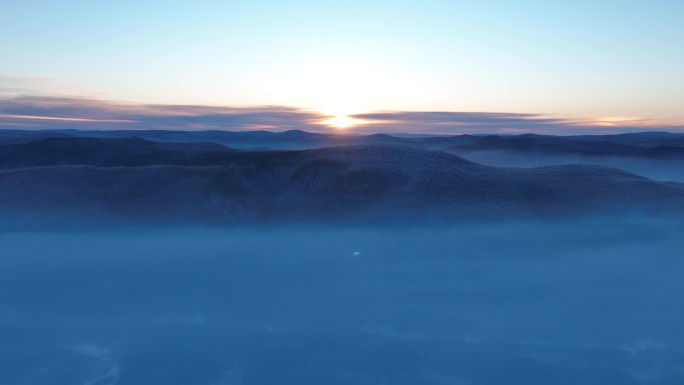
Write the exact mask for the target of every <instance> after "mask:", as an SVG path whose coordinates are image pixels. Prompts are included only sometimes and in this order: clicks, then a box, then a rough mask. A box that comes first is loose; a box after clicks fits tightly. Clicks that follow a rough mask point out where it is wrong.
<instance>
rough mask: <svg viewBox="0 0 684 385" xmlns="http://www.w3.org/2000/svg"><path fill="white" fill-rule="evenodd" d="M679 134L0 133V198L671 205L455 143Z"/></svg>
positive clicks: (271, 209)
mask: <svg viewBox="0 0 684 385" xmlns="http://www.w3.org/2000/svg"><path fill="white" fill-rule="evenodd" d="M151 138H154V139H155V140H150V139H151ZM677 138H681V137H680V136H678V135H676V134H672V136H668V135H664V134H662V135H661V134H658V135H617V136H616V138H609V139H611V140H607V139H606V138H600V137H570V138H565V137H547V136H536V135H528V136H525V135H522V136H513V137H505V136H496V137H488V136H484V137H477V136H470V135H463V136H453V137H448V136H446V137H431V136H427V137H412V138H406V137H398V136H392V135H370V136H339V135H338V136H334V135H323V134H311V133H306V132H301V131H289V132H284V133H271V132H237V133H236V132H169V131H136V132H130V131H125V132H121V131H99V132H28V131H27V132H11V131H3V132H2V133H0V143H2V144H0V210H2V212H3V213H4V214H3V215H4V216H6V217H8V218H10V217H12V215H40V216H43V215H46V216H53V215H55V216H66V217H69V218H99V219H102V218H104V219H107V220H121V221H151V222H197V223H217V224H244V223H281V222H288V223H295V222H318V223H320V222H326V223H378V222H382V223H399V222H402V223H403V222H416V221H417V222H422V221H461V220H484V219H492V218H496V219H505V218H519V217H536V218H539V217H542V218H552V217H567V216H578V215H593V214H604V213H647V212H648V213H651V212H661V213H665V212H667V213H674V214H676V213H680V212H684V184H680V183H674V182H662V181H655V180H652V179H649V178H646V177H643V176H639V175H636V174H634V173H630V172H627V171H622V170H619V169H614V168H609V167H604V166H600V165H554V166H544V167H531V168H523V167H494V166H488V165H483V164H479V163H476V162H473V161H470V160H467V159H464V158H463V157H460V156H458V155H455V154H454V153H455V152H458V151H473V148H487V149H488V150H489V149H491V148H503V149H505V150H506V151H535V150H536V149H539V148H550V149H552V150H553V151H557V152H559V151H580V152H585V153H594V152H597V151H598V152H600V153H612V154H618V155H619V156H632V155H630V154H632V152H633V151H637V150H635V148H639V149H642V150H640V151H641V152H642V153H650V152H653V151H661V150H659V149H662V148H671V149H678V150H673V151H674V152H675V153H677V151H682V152H684V147H678V144H680V142H679V141H678V140H676V139H677ZM162 139H164V140H162ZM670 141H671V142H670ZM230 143H232V144H234V146H230V147H228V146H226V144H230ZM331 144H334V145H335V146H330V145H331ZM319 145H320V146H323V147H319ZM326 146H327V147H326ZM267 148H268V149H267ZM272 148H276V149H275V150H274V149H272ZM292 148H294V149H292ZM301 148H306V149H301Z"/></svg>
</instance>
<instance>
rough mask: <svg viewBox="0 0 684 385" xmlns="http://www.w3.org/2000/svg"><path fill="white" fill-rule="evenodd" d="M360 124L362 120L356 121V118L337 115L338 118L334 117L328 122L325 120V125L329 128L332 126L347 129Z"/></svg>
mask: <svg viewBox="0 0 684 385" xmlns="http://www.w3.org/2000/svg"><path fill="white" fill-rule="evenodd" d="M360 122H361V121H360V120H358V119H354V118H352V117H350V116H347V115H337V116H334V117H332V118H330V119H328V120H325V121H324V122H323V123H324V124H325V125H327V126H330V127H335V128H340V129H345V128H350V127H354V126H356V125H357V124H359V123H360Z"/></svg>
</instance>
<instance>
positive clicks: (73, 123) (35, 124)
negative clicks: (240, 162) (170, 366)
mask: <svg viewBox="0 0 684 385" xmlns="http://www.w3.org/2000/svg"><path fill="white" fill-rule="evenodd" d="M320 119H321V115H320V114H317V113H314V112H311V111H308V110H304V109H298V108H292V107H280V106H265V107H250V108H236V107H219V106H195V105H157V104H136V103H122V102H111V101H103V100H97V99H86V98H56V97H42V96H23V97H14V98H4V99H0V125H2V126H5V127H8V126H9V127H11V126H13V125H16V126H17V127H18V128H32V129H83V130H108V129H131V130H141V129H162V130H210V129H215V130H274V131H282V130H290V129H303V130H311V131H317V130H321V129H324V127H323V126H321V125H320V124H317V122H318V121H319V120H320Z"/></svg>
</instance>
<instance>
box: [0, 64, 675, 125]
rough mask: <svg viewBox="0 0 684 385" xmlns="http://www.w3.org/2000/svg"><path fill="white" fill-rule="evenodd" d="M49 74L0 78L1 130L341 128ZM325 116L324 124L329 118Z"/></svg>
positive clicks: (487, 121) (385, 120)
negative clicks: (151, 99)
mask: <svg viewBox="0 0 684 385" xmlns="http://www.w3.org/2000/svg"><path fill="white" fill-rule="evenodd" d="M98 95H99V94H94V93H88V92H86V91H84V90H82V89H80V88H78V87H74V86H71V85H68V84H66V83H64V82H62V81H61V80H59V79H52V78H29V77H6V76H4V77H3V76H0V128H16V129H34V130H39V129H80V130H112V129H125V130H142V129H158V130H230V131H239V130H268V131H285V130H292V129H298V130H306V131H312V132H340V131H339V130H337V129H335V128H334V127H331V124H330V123H329V122H330V118H331V117H330V116H328V115H324V114H322V113H319V112H316V111H314V110H311V109H304V108H297V107H284V106H262V107H230V106H209V105H167V104H144V103H131V102H116V101H110V100H106V99H103V98H101V97H100V96H101V95H99V96H98ZM350 118H351V119H353V121H354V122H361V123H362V124H358V125H355V126H354V127H352V128H349V129H348V130H347V131H345V132H353V133H362V134H370V133H378V132H382V133H414V134H502V133H503V134H505V133H508V134H520V133H537V134H560V135H569V134H614V133H621V132H636V131H648V130H658V131H682V130H684V126H681V125H680V126H675V125H664V124H661V123H659V122H655V121H649V120H647V119H643V118H638V117H633V118H624V117H599V118H591V119H568V118H563V117H559V116H550V115H544V114H534V113H526V114H523V113H506V112H448V111H380V112H369V113H363V114H356V115H353V116H351V117H350ZM326 122H327V123H326Z"/></svg>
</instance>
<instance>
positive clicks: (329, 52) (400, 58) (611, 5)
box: [0, 0, 684, 133]
mask: <svg viewBox="0 0 684 385" xmlns="http://www.w3.org/2000/svg"><path fill="white" fill-rule="evenodd" d="M1 7H2V8H1V9H2V12H0V36H2V39H0V52H2V60H0V125H2V126H3V127H24V128H44V127H45V126H44V125H43V123H44V122H45V121H46V120H45V119H42V120H40V121H38V120H36V119H29V118H27V117H25V116H24V117H21V118H17V117H16V115H18V114H16V113H12V111H13V110H12V108H13V106H14V107H16V105H17V103H18V102H21V103H24V105H26V106H28V105H30V106H33V110H32V112H31V114H29V115H28V116H34V115H32V114H36V115H35V116H40V117H42V118H60V119H91V120H92V119H93V115H97V116H101V115H102V114H101V109H102V108H101V107H102V106H103V105H107V106H109V107H107V108H108V109H109V110H111V109H112V108H110V107H111V106H112V105H114V106H115V107H116V108H115V109H116V110H117V111H119V112H121V111H122V110H121V106H129V107H130V106H135V108H137V109H140V108H148V107H150V106H155V107H154V108H157V109H158V107H159V106H165V107H169V106H188V105H192V106H196V107H197V108H198V109H199V110H203V109H204V108H205V107H212V108H223V109H224V110H223V112H221V114H227V115H231V114H234V113H235V111H236V109H241V108H242V109H246V110H245V111H247V112H248V113H252V112H253V111H254V108H255V107H258V108H259V109H260V110H263V109H264V108H265V106H270V107H272V108H276V110H277V111H282V110H283V109H287V110H289V111H295V112H297V113H301V114H312V115H315V120H308V121H307V122H308V123H309V124H310V125H312V126H313V127H309V126H303V128H308V129H312V130H315V129H316V127H318V128H321V129H325V128H326V127H332V128H333V129H335V128H337V129H349V130H357V131H359V132H361V131H373V130H374V128H373V127H378V126H374V123H377V122H373V121H369V120H368V119H363V116H367V115H368V114H372V113H377V112H385V113H386V112H388V111H392V112H399V113H401V114H404V113H425V112H435V113H444V112H447V113H478V114H520V117H521V118H522V119H527V120H535V119H545V120H548V119H553V120H562V121H563V123H564V124H563V127H560V128H553V127H546V128H540V127H539V126H544V125H539V124H536V122H533V123H535V124H533V125H532V126H533V127H530V128H529V130H528V131H534V132H549V133H569V132H575V131H576V132H586V131H587V130H595V131H596V132H605V131H606V130H608V131H610V129H612V130H613V131H620V130H622V131H630V130H634V129H641V130H645V129H658V130H670V131H673V130H684V109H682V106H683V105H684V71H683V70H682V68H684V48H682V47H684V23H682V22H681V20H682V18H683V17H684V2H683V1H681V0H651V1H645V0H620V1H613V0H593V1H588V0H573V1H566V0H560V1H538V0H516V1H502V0H491V1H459V0H451V1H446V0H442V1H437V0H421V1H402V0H394V1H382V0H381V1H368V0H366V1H362V0H347V1H344V2H340V1H335V2H331V1H320V0H319V1H274V0H271V1H268V0H253V1H239V2H238V1H207V0H199V1H193V2H188V1H174V0H166V1H157V0H151V1H141V0H137V1H132V0H121V1H116V2H101V1H73V0H71V1H69V0H67V1H59V2H57V1H48V0H23V1H6V2H4V3H3V4H2V6H1ZM46 99H54V100H52V101H46ZM74 100H76V101H77V103H76V104H78V105H79V106H81V107H83V108H85V107H84V106H90V107H92V106H93V105H95V106H97V108H100V110H98V111H99V112H98V111H95V112H94V111H92V108H91V109H88V108H86V109H84V110H81V111H75V109H74V108H71V109H72V110H74V111H71V114H70V115H58V116H56V115H49V113H50V112H51V111H50V108H49V106H52V105H54V104H55V103H58V104H60V105H64V104H69V103H71V104H73V103H72V102H73V101H74ZM46 104H47V105H48V107H46ZM97 108H96V109H97ZM26 109H28V108H25V110H26ZM165 110H167V111H169V110H173V109H172V108H165ZM231 111H232V112H231ZM53 112H54V111H53ZM126 112H127V114H123V115H126V116H129V115H131V111H126ZM214 112H216V111H214ZM243 112H244V111H243ZM187 113H188V112H187V109H186V110H185V112H184V114H187ZM98 114H99V115H98ZM177 114H178V113H176V112H174V113H172V114H171V115H172V116H176V115H177ZM8 116H10V117H9V118H8ZM402 116H403V115H402ZM440 116H443V115H440ZM17 119H19V120H20V122H19V123H21V124H23V126H21V125H19V126H17V125H16V124H15V123H16V121H17ZM103 119H104V118H103ZM105 120H114V121H116V120H127V119H126V118H125V117H122V116H119V115H107V117H106V119H105ZM128 120H130V119H128ZM74 122H75V121H74ZM430 122H431V121H430V120H428V121H424V122H418V124H416V125H415V126H414V127H413V128H407V127H405V126H406V124H404V123H407V122H404V121H402V122H401V123H402V124H403V125H401V127H399V125H397V128H396V130H399V131H402V130H403V131H405V130H413V131H417V132H442V131H447V132H462V131H463V127H464V126H467V123H468V122H465V123H466V124H464V123H463V122H461V121H458V122H457V123H458V124H451V123H453V122H452V121H451V120H450V121H449V122H447V123H444V122H442V123H441V124H440V125H437V126H436V125H434V124H432V123H430ZM82 123H83V122H82ZM90 123H93V122H90ZM110 123H111V122H110ZM195 123H196V124H195V126H193V127H190V126H188V127H186V128H188V129H196V128H201V127H207V128H216V127H215V126H216V122H215V121H213V123H207V122H205V121H203V120H201V119H200V122H199V123H197V122H195ZM384 123H386V122H384ZM409 123H411V122H409ZM73 124H74V128H79V127H78V126H79V125H78V124H77V123H73ZM293 124H294V123H293ZM105 126H107V127H110V126H112V125H111V124H105V125H102V126H98V127H105ZM271 126H273V127H271V129H279V128H282V127H280V125H279V124H272V125H271ZM568 126H573V127H574V126H576V127H574V128H573V127H570V128H568ZM89 127H90V126H89ZM259 127H261V128H265V129H269V125H264V124H260V123H258V122H257V123H254V124H251V125H249V126H239V127H234V126H229V125H221V124H219V125H218V128H224V129H231V128H239V129H253V128H259ZM150 128H157V127H150ZM477 128H478V127H474V126H468V127H467V129H469V130H476V129H477ZM382 130H390V131H391V127H387V124H383V125H382ZM488 130H490V131H492V130H494V129H492V128H488ZM496 130H497V132H518V131H517V130H523V131H524V129H523V128H521V127H518V126H516V127H512V126H506V125H500V126H497V128H496ZM554 130H555V131H554ZM573 130H574V131H573ZM488 132H489V131H488Z"/></svg>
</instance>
